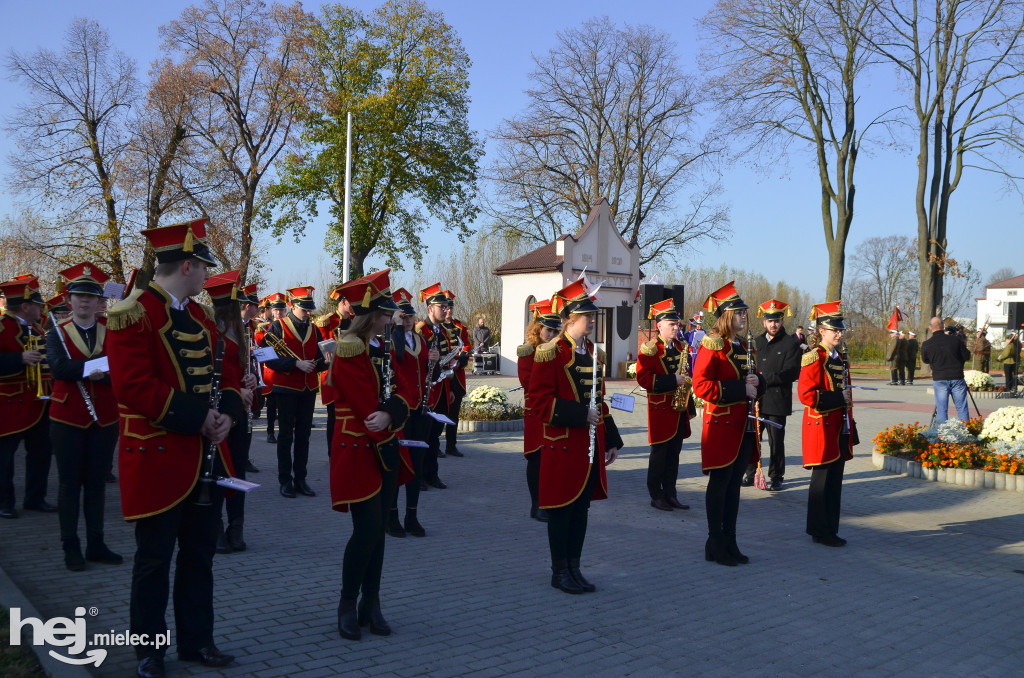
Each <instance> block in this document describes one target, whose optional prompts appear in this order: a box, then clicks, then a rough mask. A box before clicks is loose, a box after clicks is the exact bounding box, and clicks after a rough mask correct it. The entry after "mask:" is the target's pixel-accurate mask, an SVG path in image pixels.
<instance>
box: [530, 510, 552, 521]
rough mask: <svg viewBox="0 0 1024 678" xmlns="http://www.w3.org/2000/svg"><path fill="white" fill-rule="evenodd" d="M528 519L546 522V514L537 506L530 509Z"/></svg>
mask: <svg viewBox="0 0 1024 678" xmlns="http://www.w3.org/2000/svg"><path fill="white" fill-rule="evenodd" d="M530 517H531V518H533V519H534V520H539V521H540V522H542V523H546V522H548V512H547V511H545V510H544V509H542V508H539V507H537V506H531V507H530Z"/></svg>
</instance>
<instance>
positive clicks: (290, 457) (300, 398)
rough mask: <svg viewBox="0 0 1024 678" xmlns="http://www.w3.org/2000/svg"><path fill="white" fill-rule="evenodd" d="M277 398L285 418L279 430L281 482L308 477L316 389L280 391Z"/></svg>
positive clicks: (281, 413) (282, 416)
mask: <svg viewBox="0 0 1024 678" xmlns="http://www.w3.org/2000/svg"><path fill="white" fill-rule="evenodd" d="M274 399H275V400H277V413H278V415H279V416H280V418H281V426H280V431H278V434H277V481H278V483H280V484H281V485H284V484H285V483H287V482H291V481H292V480H294V481H295V482H297V483H299V482H302V481H304V480H305V479H306V463H307V462H308V461H309V435H310V430H311V429H312V428H313V409H314V408H315V407H316V391H276V392H275V393H274ZM293 441H294V443H295V445H294V454H293V450H292V442H293Z"/></svg>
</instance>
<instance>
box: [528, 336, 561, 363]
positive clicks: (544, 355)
mask: <svg viewBox="0 0 1024 678" xmlns="http://www.w3.org/2000/svg"><path fill="white" fill-rule="evenodd" d="M557 350H558V339H552V340H551V341H549V342H548V343H546V344H541V345H540V346H538V347H537V353H536V354H535V355H534V356H533V359H534V361H536V362H538V363H546V362H550V361H552V360H554V359H555V352H556V351H557Z"/></svg>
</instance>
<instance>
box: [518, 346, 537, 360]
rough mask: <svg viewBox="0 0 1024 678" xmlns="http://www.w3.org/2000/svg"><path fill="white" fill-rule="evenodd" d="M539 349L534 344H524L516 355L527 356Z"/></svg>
mask: <svg viewBox="0 0 1024 678" xmlns="http://www.w3.org/2000/svg"><path fill="white" fill-rule="evenodd" d="M536 350H537V347H536V346H534V345H533V344H523V345H522V346H520V347H519V348H517V349H516V356H518V357H520V358H525V357H526V356H528V355H533V352H534V351H536Z"/></svg>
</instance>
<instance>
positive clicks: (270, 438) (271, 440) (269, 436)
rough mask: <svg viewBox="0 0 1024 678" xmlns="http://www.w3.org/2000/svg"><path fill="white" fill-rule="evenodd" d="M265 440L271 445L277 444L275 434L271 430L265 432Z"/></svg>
mask: <svg viewBox="0 0 1024 678" xmlns="http://www.w3.org/2000/svg"><path fill="white" fill-rule="evenodd" d="M267 442H268V443H270V444H271V445H277V436H275V435H274V433H273V432H272V431H271V432H269V433H267Z"/></svg>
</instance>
